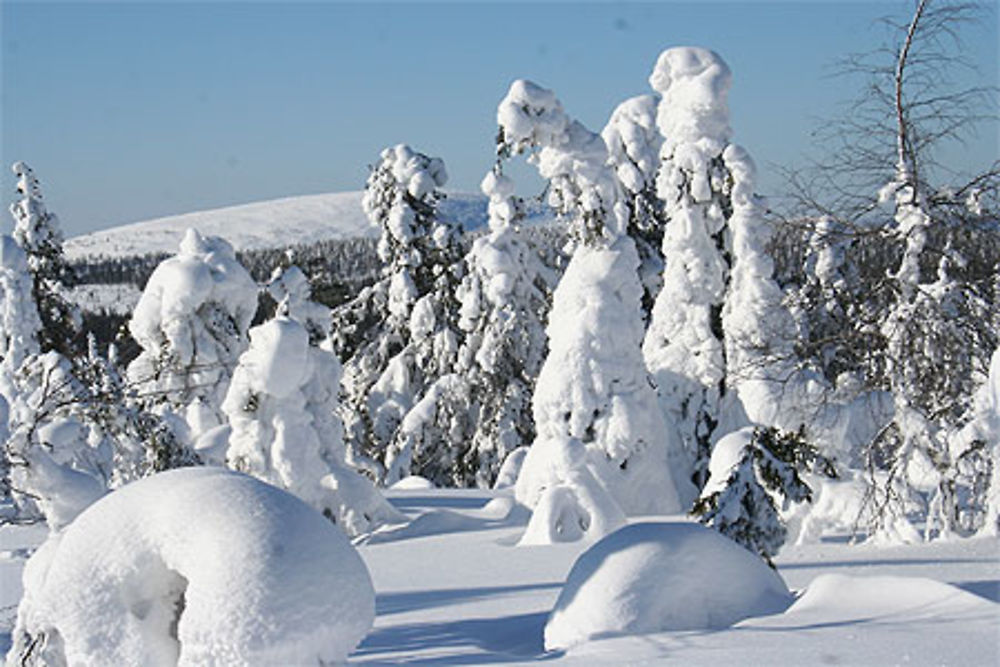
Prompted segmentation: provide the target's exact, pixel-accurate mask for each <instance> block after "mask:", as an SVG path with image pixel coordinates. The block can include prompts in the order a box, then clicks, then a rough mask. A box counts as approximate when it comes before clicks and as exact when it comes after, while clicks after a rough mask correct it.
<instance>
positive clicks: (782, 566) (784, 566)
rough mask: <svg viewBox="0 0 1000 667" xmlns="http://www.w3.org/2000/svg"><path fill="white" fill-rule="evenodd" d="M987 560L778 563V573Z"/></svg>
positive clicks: (922, 559) (871, 560) (874, 559)
mask: <svg viewBox="0 0 1000 667" xmlns="http://www.w3.org/2000/svg"><path fill="white" fill-rule="evenodd" d="M992 562H993V561H992V560H991V559H989V558H862V559H859V560H839V561H829V560H824V561H813V562H802V563H782V562H780V561H779V562H778V564H777V565H778V572H781V571H782V570H805V569H810V568H815V569H828V568H834V567H867V566H870V565H872V566H878V565H900V566H904V565H940V564H942V563H992Z"/></svg>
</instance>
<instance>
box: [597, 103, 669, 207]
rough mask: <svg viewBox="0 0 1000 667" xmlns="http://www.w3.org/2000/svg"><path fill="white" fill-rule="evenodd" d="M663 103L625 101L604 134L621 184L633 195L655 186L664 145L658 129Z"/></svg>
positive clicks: (613, 113)
mask: <svg viewBox="0 0 1000 667" xmlns="http://www.w3.org/2000/svg"><path fill="white" fill-rule="evenodd" d="M659 101H660V100H659V98H658V97H657V96H655V95H639V96H637V97H631V98H629V99H627V100H625V101H624V102H622V103H621V104H619V105H618V106H617V107H615V110H614V111H613V112H612V113H611V118H610V119H609V120H608V124H607V125H606V126H605V127H604V129H603V130H602V131H601V137H602V138H603V139H604V143H605V145H606V146H607V150H608V156H609V158H610V161H611V164H612V165H613V166H614V169H615V174H616V175H617V176H618V180H619V181H620V182H621V184H622V185H623V186H624V187H625V189H626V190H628V191H629V192H631V193H633V194H634V193H638V192H642V191H643V190H645V189H646V188H648V187H652V186H655V178H656V171H657V169H659V167H660V146H661V145H662V144H663V135H661V134H660V131H659V129H658V128H657V126H656V113H657V106H658V104H659Z"/></svg>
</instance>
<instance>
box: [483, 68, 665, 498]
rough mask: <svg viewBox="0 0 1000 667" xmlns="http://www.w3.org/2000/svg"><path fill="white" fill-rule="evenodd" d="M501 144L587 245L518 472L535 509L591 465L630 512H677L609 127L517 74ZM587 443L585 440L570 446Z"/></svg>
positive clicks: (567, 292)
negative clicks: (600, 129)
mask: <svg viewBox="0 0 1000 667" xmlns="http://www.w3.org/2000/svg"><path fill="white" fill-rule="evenodd" d="M497 119H498V121H499V124H500V128H501V140H502V143H503V145H504V148H505V150H506V151H509V152H510V154H512V155H517V154H521V153H529V157H528V160H529V162H531V163H533V164H535V165H536V166H537V167H538V170H539V173H540V174H541V176H542V177H543V178H545V179H546V180H547V181H548V183H549V203H550V204H551V205H552V206H553V207H554V208H555V209H556V210H557V211H558V212H560V213H561V214H562V215H563V216H564V217H565V219H567V221H568V224H569V229H570V232H569V233H570V236H571V239H572V241H573V242H574V244H575V246H576V249H575V251H574V253H573V257H572V259H571V260H570V263H569V266H568V267H567V269H566V272H565V274H564V275H563V277H562V279H561V280H560V282H559V286H558V287H557V288H556V291H555V294H554V296H553V306H552V312H551V313H550V316H549V325H548V329H547V333H548V336H549V352H548V356H547V357H546V360H545V363H544V364H543V366H542V369H541V371H540V373H539V377H538V381H537V384H536V386H535V393H534V396H533V398H532V405H533V411H534V416H535V428H536V431H537V436H536V439H535V442H534V444H533V445H532V447H531V449H530V450H529V452H528V455H527V457H526V459H525V461H524V465H523V467H522V469H521V473H520V476H519V477H518V480H517V485H516V494H517V498H518V500H519V501H520V502H523V503H525V504H526V505H528V506H529V507H535V506H536V505H537V504H538V503H539V502H540V500H541V499H542V498H543V496H547V493H548V492H549V490H551V489H553V488H555V487H566V488H568V489H569V490H570V491H572V492H573V493H574V494H576V495H577V496H582V495H585V494H586V493H587V490H586V489H584V488H582V487H581V488H578V489H575V490H574V476H573V475H572V474H571V472H572V471H574V470H579V469H581V465H582V463H581V462H580V461H566V460H564V459H565V456H564V453H566V452H575V453H576V454H575V455H576V456H580V455H586V457H587V462H586V465H587V467H589V468H592V470H593V472H592V473H590V474H593V475H595V476H596V477H597V479H598V480H599V481H600V483H601V485H603V487H605V488H606V489H607V490H608V492H610V496H611V497H612V498H613V499H614V502H615V503H617V504H618V505H619V506H620V507H621V509H623V510H624V511H625V512H626V513H641V512H657V511H667V512H669V511H676V510H677V509H679V507H680V505H679V501H678V497H677V492H676V490H675V486H674V480H673V479H672V477H671V472H670V468H669V466H668V459H669V457H670V455H671V453H672V452H671V448H672V445H674V442H673V439H672V438H671V432H670V430H668V428H667V426H666V425H665V424H663V422H662V421H661V420H660V419H659V412H658V411H657V410H656V407H655V405H656V397H655V394H654V393H653V390H652V387H651V385H650V383H649V378H648V375H647V373H646V370H645V367H644V365H643V363H642V359H641V354H640V349H639V345H640V342H641V339H642V330H643V326H642V315H641V309H640V301H641V295H642V288H641V286H640V284H639V279H638V266H639V257H638V253H637V252H636V250H635V244H634V243H633V241H632V239H631V238H630V237H629V236H628V235H627V228H628V217H629V215H628V207H627V206H626V205H625V203H624V202H623V201H622V199H623V197H622V192H621V189H620V186H619V184H618V182H617V179H616V177H615V174H614V172H613V171H612V170H611V169H610V168H609V166H608V152H607V148H606V147H605V144H604V141H603V140H602V139H601V137H600V136H599V135H596V134H594V133H592V132H590V131H589V130H587V129H586V128H585V127H584V126H583V125H581V124H580V123H579V122H576V121H572V120H570V119H569V117H568V116H567V115H566V114H565V112H564V111H563V109H562V105H561V104H560V103H559V101H558V100H557V99H556V97H555V95H554V94H553V93H552V91H549V90H546V89H544V88H541V87H539V86H537V85H535V84H533V83H531V82H528V81H515V82H514V83H513V84H512V85H511V87H510V90H509V91H508V93H507V96H506V97H505V98H504V99H503V100H502V101H501V103H500V106H499V108H498V110H497ZM573 440H578V441H579V443H580V444H582V446H577V447H569V448H567V447H566V446H565V444H566V443H567V442H568V441H573Z"/></svg>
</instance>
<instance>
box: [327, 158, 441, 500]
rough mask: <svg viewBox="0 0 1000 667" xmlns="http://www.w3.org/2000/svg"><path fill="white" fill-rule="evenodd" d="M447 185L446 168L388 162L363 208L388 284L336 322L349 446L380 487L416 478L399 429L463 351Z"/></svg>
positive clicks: (366, 294) (431, 162) (373, 178)
mask: <svg viewBox="0 0 1000 667" xmlns="http://www.w3.org/2000/svg"><path fill="white" fill-rule="evenodd" d="M446 180H447V174H446V172H445V168H444V163H443V162H442V161H441V160H440V159H439V158H430V157H428V156H426V155H423V154H422V153H418V152H416V151H414V150H413V149H411V148H410V147H409V146H405V145H398V146H395V147H393V148H387V149H385V150H384V151H383V152H382V156H381V161H380V162H379V164H378V165H377V166H376V167H375V168H374V169H373V170H372V173H371V175H370V177H369V179H368V183H367V184H366V187H365V195H364V198H363V200H362V205H363V206H364V209H365V212H366V214H367V215H368V217H369V219H370V220H371V221H372V223H373V224H375V225H377V226H378V227H379V228H380V230H381V236H380V238H379V243H378V252H379V257H380V258H381V259H382V261H383V263H384V269H383V277H382V279H381V280H380V281H379V282H377V283H376V284H375V285H373V286H372V287H371V288H368V289H366V290H364V291H362V293H361V294H359V295H358V297H357V298H355V299H354V300H352V301H351V302H349V303H348V304H345V306H343V307H341V308H339V309H338V310H337V311H336V312H335V313H334V318H333V329H332V336H333V337H334V342H335V345H336V347H337V349H338V352H339V353H340V354H341V355H342V356H344V357H347V359H348V360H347V362H346V364H345V369H344V371H345V372H344V394H345V397H344V401H343V402H342V406H341V408H342V414H343V416H344V425H345V428H346V432H347V439H348V443H349V445H350V446H351V448H352V450H354V451H355V452H357V453H359V454H363V455H365V456H367V457H370V458H371V459H372V460H373V461H374V471H373V472H375V473H376V475H377V476H378V477H379V478H380V479H382V480H383V481H384V480H385V478H386V475H387V474H388V475H390V476H391V477H392V478H393V480H395V479H398V477H399V476H403V475H405V474H407V473H408V472H409V467H410V465H411V464H412V461H413V457H412V453H413V448H412V446H411V442H410V441H409V440H408V439H407V438H406V437H405V436H401V435H400V434H399V433H398V431H399V426H400V424H401V423H402V421H403V418H404V417H405V416H406V414H407V412H409V410H410V409H411V408H412V407H413V406H414V405H415V403H416V402H417V401H418V400H419V398H420V397H421V396H422V395H423V393H424V392H425V391H426V389H427V387H428V386H429V385H430V384H431V383H433V381H434V380H435V379H437V378H438V377H441V376H442V375H444V374H446V373H448V372H450V370H451V368H452V366H453V364H454V360H455V355H456V354H457V351H458V348H459V345H460V343H461V338H460V332H459V331H458V330H457V328H456V323H457V321H458V301H457V298H456V292H457V286H458V281H459V280H460V277H461V276H460V275H459V273H458V272H457V270H458V269H459V268H460V259H461V258H460V255H459V253H458V250H457V244H456V240H457V238H456V230H455V229H454V228H453V226H452V225H450V224H448V223H446V222H443V221H441V220H439V219H438V217H437V201H438V200H439V199H440V198H441V197H442V196H443V195H442V194H441V193H440V192H439V191H438V188H439V187H441V186H443V185H444V183H445V182H446ZM441 444H442V445H443V446H446V445H447V443H441ZM431 458H432V459H437V457H436V456H431ZM432 467H433V466H432ZM387 469H388V470H387ZM428 472H429V473H430V474H431V476H437V475H439V474H446V473H445V472H444V471H428Z"/></svg>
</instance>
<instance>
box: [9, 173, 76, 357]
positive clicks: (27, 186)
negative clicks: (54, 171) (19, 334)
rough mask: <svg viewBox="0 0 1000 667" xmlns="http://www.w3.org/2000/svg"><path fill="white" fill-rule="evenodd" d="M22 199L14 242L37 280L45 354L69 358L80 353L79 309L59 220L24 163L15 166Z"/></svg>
mask: <svg viewBox="0 0 1000 667" xmlns="http://www.w3.org/2000/svg"><path fill="white" fill-rule="evenodd" d="M12 170H13V171H14V174H15V175H16V176H17V192H18V194H19V195H20V196H21V198H20V199H19V200H18V201H16V202H14V203H13V204H11V207H10V213H11V215H12V216H13V218H14V233H13V237H14V240H15V241H16V242H17V244H18V245H20V246H21V248H23V249H24V251H25V253H26V254H27V259H28V269H29V271H30V272H31V275H32V279H33V286H32V293H33V295H34V299H35V303H36V306H37V308H38V315H39V317H41V320H42V328H41V329H40V330H39V332H38V338H39V343H40V345H41V348H42V351H44V352H47V351H49V350H56V351H57V352H59V353H60V354H63V355H65V356H67V357H70V358H71V357H73V355H74V354H75V353H76V352H77V341H76V339H77V337H78V334H79V329H80V322H81V320H80V313H79V310H78V309H77V308H76V307H74V306H73V305H72V304H70V303H69V302H68V301H67V300H66V298H65V296H64V294H63V285H64V284H65V282H66V281H67V280H68V278H69V276H70V270H69V266H68V265H67V263H66V258H65V256H64V255H63V247H62V244H63V236H62V230H61V229H60V226H59V218H57V217H56V215H55V214H54V213H50V212H49V211H48V210H47V209H46V207H45V203H44V202H43V201H42V190H41V187H40V186H39V184H38V179H37V178H35V174H34V172H33V171H32V170H31V167H29V166H28V165H26V164H25V163H23V162H15V163H14V164H13V166H12Z"/></svg>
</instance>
